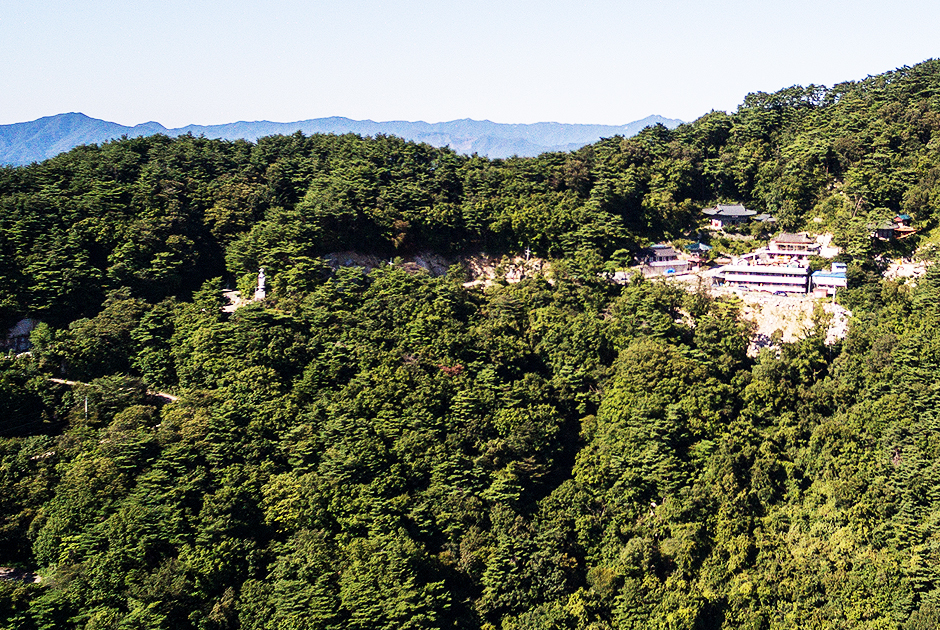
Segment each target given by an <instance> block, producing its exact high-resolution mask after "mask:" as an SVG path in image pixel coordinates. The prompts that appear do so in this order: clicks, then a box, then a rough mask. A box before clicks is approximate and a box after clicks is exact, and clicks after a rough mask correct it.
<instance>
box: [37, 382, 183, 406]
mask: <svg viewBox="0 0 940 630" xmlns="http://www.w3.org/2000/svg"><path fill="white" fill-rule="evenodd" d="M48 380H49V381H51V382H53V383H59V384H60V385H68V386H69V387H73V386H75V385H91V383H83V382H81V381H68V380H65V379H64V378H52V377H51V376H50V377H49V379H48ZM147 395H148V396H153V397H154V398H163V399H164V400H167V401H169V402H176V401H177V400H179V399H180V397H179V396H174V395H173V394H167V393H166V392H155V391H153V390H152V389H148V390H147Z"/></svg>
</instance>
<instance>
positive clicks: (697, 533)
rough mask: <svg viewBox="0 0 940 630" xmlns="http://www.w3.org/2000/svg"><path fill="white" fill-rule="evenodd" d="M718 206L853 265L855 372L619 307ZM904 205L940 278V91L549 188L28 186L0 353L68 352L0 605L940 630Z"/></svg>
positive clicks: (177, 182) (514, 179)
mask: <svg viewBox="0 0 940 630" xmlns="http://www.w3.org/2000/svg"><path fill="white" fill-rule="evenodd" d="M718 201H740V202H743V203H745V204H746V205H747V206H748V207H750V208H752V209H755V210H759V211H762V212H770V213H772V214H774V215H775V216H776V217H777V219H778V222H779V225H780V226H781V227H782V228H785V229H800V228H810V229H814V230H820V231H821V230H830V231H832V232H834V234H835V235H836V241H837V242H838V243H839V244H841V245H842V246H843V247H844V248H845V251H846V254H845V256H846V258H847V259H848V261H849V262H850V263H851V267H850V269H851V273H850V280H851V286H850V288H849V289H848V290H846V291H845V292H844V293H843V294H841V295H840V298H839V299H840V300H841V301H842V302H843V304H844V305H845V306H847V307H849V308H851V309H852V311H853V313H854V317H853V319H852V322H851V327H850V330H849V333H848V336H847V337H846V338H845V339H844V340H843V341H841V342H838V343H836V344H834V345H826V343H825V316H824V315H823V314H822V313H820V314H819V316H818V318H817V320H818V321H817V325H816V326H815V327H814V328H813V329H812V330H809V331H808V332H807V334H806V336H805V338H804V339H802V340H800V341H798V342H795V343H790V344H782V345H780V346H779V347H778V348H770V349H766V350H764V351H763V352H762V353H761V354H760V355H759V356H757V357H753V358H752V357H749V356H748V355H747V352H746V350H747V347H748V342H749V337H750V334H751V327H750V325H749V324H747V323H746V322H745V321H744V320H742V319H740V318H739V306H740V303H739V302H736V301H734V300H732V299H717V298H711V297H709V295H708V294H707V293H705V292H703V291H687V290H685V289H683V288H680V287H677V286H674V285H672V284H668V283H662V282H652V281H645V280H642V279H635V280H633V281H631V282H629V283H627V284H625V285H616V284H612V283H610V282H609V281H607V280H606V279H605V275H604V273H603V271H604V270H605V269H609V264H611V263H617V262H618V261H622V260H623V259H624V257H625V256H628V255H629V254H630V253H631V252H634V251H636V250H637V249H639V248H641V247H643V246H645V245H647V244H649V243H650V242H654V241H657V240H660V239H664V238H673V239H674V238H682V237H687V238H695V237H696V233H697V230H698V226H699V224H700V222H701V221H700V219H701V216H700V210H701V209H702V208H703V207H706V206H707V205H710V204H713V203H715V202H718ZM898 212H904V213H907V214H910V215H912V216H913V217H914V220H915V224H916V225H917V226H918V228H919V229H920V232H919V233H918V236H916V237H915V239H914V240H911V241H909V243H910V244H908V245H905V248H906V249H905V252H906V253H910V252H911V251H913V248H914V247H915V246H916V245H918V244H919V245H920V246H921V248H920V250H919V251H920V255H922V256H924V257H928V258H930V257H931V256H933V254H932V253H931V252H932V251H933V248H932V239H933V234H935V233H936V232H934V231H933V230H934V228H936V227H937V225H938V223H940V62H938V61H928V62H925V63H923V64H919V65H917V66H915V67H912V68H903V69H900V70H897V71H894V72H890V73H887V74H884V75H879V76H874V77H869V78H867V79H864V80H862V81H858V82H848V83H843V84H839V85H836V86H834V87H833V88H824V87H819V86H810V87H808V88H803V87H793V88H788V89H785V90H781V91H780V92H777V93H773V94H765V93H755V94H750V95H748V96H747V97H746V98H745V100H744V103H743V104H742V105H741V106H740V107H739V108H738V110H737V111H736V112H734V113H732V114H726V113H723V112H711V113H709V114H707V115H705V116H703V117H702V118H700V119H699V120H697V121H695V122H693V123H690V124H687V125H683V126H681V127H679V128H677V129H676V130H673V131H669V130H667V129H666V128H664V127H661V126H660V127H652V128H648V129H646V130H645V131H643V132H642V133H641V134H639V135H638V136H636V137H633V138H620V137H615V138H610V139H606V140H602V141H601V142H599V143H597V144H595V145H592V146H588V147H585V148H583V149H580V150H578V151H576V152H573V153H552V154H544V155H542V156H540V157H537V158H525V159H522V158H513V159H507V160H488V159H484V158H480V157H477V156H471V157H467V156H461V155H458V154H456V153H454V152H452V151H450V150H448V149H435V148H432V147H430V146H427V145H421V144H413V143H408V142H405V141H403V140H400V139H397V138H394V137H377V138H361V137H358V136H353V135H347V136H312V137H305V136H303V135H300V134H297V135H294V136H289V137H280V136H275V137H268V138H263V139H261V140H259V141H258V142H257V143H256V144H252V143H248V142H240V141H239V142H227V141H216V140H208V139H205V138H194V137H181V138H177V139H169V138H166V137H161V136H153V137H148V138H140V139H124V140H120V141H115V142H110V143H107V144H104V145H101V146H86V147H79V148H77V149H74V150H72V151H70V152H68V153H66V154H63V155H60V156H58V157H56V158H53V159H50V160H48V161H46V162H43V163H39V164H33V165H29V166H25V167H18V168H5V169H0V325H2V326H3V327H4V328H8V327H9V326H11V325H12V324H13V323H15V322H16V321H17V320H18V319H20V318H21V317H25V316H29V317H34V318H37V319H39V320H41V321H42V322H43V323H42V324H40V326H39V327H38V328H37V329H36V330H35V331H33V333H32V336H31V340H32V343H33V349H32V352H31V353H30V354H29V355H28V356H20V357H14V356H12V355H10V356H8V357H0V566H3V567H13V568H16V569H19V570H21V571H25V572H30V573H33V572H34V573H36V574H38V575H40V576H41V578H42V579H41V581H39V582H38V583H33V582H29V581H22V580H0V627H3V628H11V629H12V628H15V629H28V630H38V629H52V628H85V629H89V630H90V629H103V628H141V629H143V628H148V629H149V628H166V629H178V628H180V629H185V628H194V629H200V630H203V629H205V630H214V629H235V628H243V629H245V630H262V629H282V628H283V629H297V630H300V629H304V630H306V629H310V630H318V629H328V628H329V629H339V628H344V629H345V628H352V629H357V628H358V629H363V630H366V629H379V628H388V629H393V628H394V629H399V628H416V629H417V628H466V629H481V630H482V629H493V630H495V629H506V630H514V629H518V630H522V629H530V628H531V629H535V628H539V629H541V628H555V629H572V630H574V629H588V628H590V629H596V630H602V629H614V628H617V629H621V628H622V629H637V630H639V629H645V628H662V629H689V630H692V629H711V628H714V629H719V628H727V629H732V628H734V629H738V628H746V629H754V630H758V629H784V628H787V629H789V628H794V627H807V628H825V629H830V628H831V629H841V628H872V629H875V628H877V629H886V630H888V629H898V630H901V629H904V630H914V629H918V630H920V629H928V628H929V629H933V628H936V627H938V626H940V267H930V270H929V271H928V273H927V275H926V276H924V277H922V278H920V279H918V280H917V281H916V283H907V284H901V283H898V282H895V281H889V280H883V279H882V278H881V275H880V273H879V265H880V264H881V260H882V257H881V254H882V253H883V252H882V251H881V250H880V249H879V247H878V246H876V245H873V244H872V242H871V239H870V237H869V225H870V224H871V222H873V221H876V220H878V219H880V218H884V217H887V216H893V214H894V213H898ZM918 239H919V240H918ZM525 248H530V249H531V250H532V251H533V252H535V253H536V254H537V255H538V256H541V257H544V258H550V259H552V264H551V267H550V271H546V273H545V274H544V275H534V276H530V277H528V278H526V279H524V280H522V281H521V282H519V283H516V284H508V283H506V282H496V283H495V284H493V285H492V286H489V287H488V288H485V289H480V288H466V287H465V286H464V283H465V281H466V280H467V279H468V278H467V269H466V268H464V267H462V266H460V265H457V264H455V265H454V266H452V267H451V269H450V271H449V272H448V273H447V274H446V275H440V276H437V277H435V276H432V275H431V274H428V273H423V272H415V271H414V270H413V269H412V268H409V267H407V266H405V265H402V264H397V263H396V262H395V260H396V257H404V256H406V255H410V254H414V253H417V252H436V253H438V254H440V255H444V256H452V257H455V259H456V256H457V255H459V254H467V253H478V252H486V253H489V254H496V255H501V254H517V253H519V252H521V251H523V250H524V249H525ZM342 250H354V251H358V252H368V253H374V254H378V255H381V256H383V257H385V258H387V259H389V261H390V262H391V264H388V265H384V266H381V267H379V268H376V269H374V270H372V271H369V272H367V271H366V270H364V269H362V268H358V267H348V268H347V267H341V268H339V269H333V268H332V267H330V266H329V265H328V264H327V263H326V261H325V260H324V258H323V256H324V255H325V254H328V253H331V252H336V251H342ZM259 267H264V268H265V271H266V273H267V276H268V278H269V285H268V296H267V298H266V299H265V300H263V301H259V302H254V303H252V304H249V305H247V306H244V307H242V308H239V309H238V310H237V311H235V312H234V313H231V314H228V313H223V312H222V311H221V306H222V295H221V291H220V290H221V289H222V288H223V287H225V286H230V287H232V286H238V287H239V288H241V289H242V290H243V291H245V290H247V289H248V288H249V287H250V286H251V284H252V283H253V282H254V278H255V275H256V274H257V270H258V268H259ZM50 377H55V378H66V379H70V380H73V381H79V384H76V385H66V384H62V383H56V382H52V381H50V380H49V378H50ZM153 391H160V392H167V393H170V394H173V395H174V396H177V397H178V399H177V400H173V401H170V402H168V399H167V398H165V397H163V398H160V397H156V396H154V395H152V392H153Z"/></svg>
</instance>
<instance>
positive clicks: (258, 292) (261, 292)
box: [255, 267, 265, 300]
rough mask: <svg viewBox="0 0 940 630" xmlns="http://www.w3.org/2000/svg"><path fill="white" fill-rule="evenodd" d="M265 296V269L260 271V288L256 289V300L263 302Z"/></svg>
mask: <svg viewBox="0 0 940 630" xmlns="http://www.w3.org/2000/svg"><path fill="white" fill-rule="evenodd" d="M264 296H265V291H264V267H262V268H261V269H259V270H258V288H257V289H255V299H256V300H263V299H264Z"/></svg>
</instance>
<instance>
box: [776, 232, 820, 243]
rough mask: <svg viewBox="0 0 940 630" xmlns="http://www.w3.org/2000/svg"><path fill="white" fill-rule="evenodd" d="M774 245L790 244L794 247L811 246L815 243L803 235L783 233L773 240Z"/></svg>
mask: <svg viewBox="0 0 940 630" xmlns="http://www.w3.org/2000/svg"><path fill="white" fill-rule="evenodd" d="M773 240H774V242H775V243H792V244H794V245H812V244H813V243H815V242H816V241H815V240H813V239H811V238H810V237H808V236H807V235H805V234H788V233H787V232H784V233H782V234H780V235H779V236H777V237H776V238H774V239H773Z"/></svg>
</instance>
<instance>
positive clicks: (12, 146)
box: [0, 113, 681, 166]
mask: <svg viewBox="0 0 940 630" xmlns="http://www.w3.org/2000/svg"><path fill="white" fill-rule="evenodd" d="M680 122H681V121H678V120H671V119H668V118H663V117H662V116H648V117H646V118H644V119H643V120H638V121H635V122H632V123H629V124H626V125H616V126H615V125H569V124H562V123H535V124H527V125H522V124H517V125H512V124H502V123H494V122H490V121H488V120H482V121H481V120H469V119H463V120H452V121H450V122H442V123H425V122H406V121H390V122H373V121H371V120H350V119H348V118H341V117H332V118H316V119H312V120H302V121H298V122H291V123H273V122H267V121H256V122H237V123H230V124H224V125H187V126H186V127H181V128H178V129H167V128H165V127H163V125H161V124H159V123H155V122H148V123H144V124H141V125H136V126H134V127H126V126H123V125H118V124H116V123H111V122H107V121H104V120H98V119H95V118H90V117H88V116H85V115H84V114H78V113H71V114H59V115H57V116H47V117H45V118H40V119H38V120H34V121H32V122H25V123H16V124H12V125H0V164H10V165H14V166H15V165H22V164H29V163H30V162H38V161H42V160H45V159H48V158H51V157H53V156H55V155H58V154H59V153H62V152H64V151H68V150H69V149H71V148H73V147H76V146H79V145H82V144H96V143H101V142H106V141H108V140H114V139H117V138H120V137H122V136H127V137H129V138H136V137H142V136H149V135H153V134H156V133H161V134H165V135H168V136H170V137H177V136H181V135H185V134H192V135H194V136H205V137H207V138H215V139H222V140H239V139H241V140H251V141H255V140H257V139H258V138H262V137H264V136H271V135H277V134H282V135H290V134H292V133H295V132H297V131H300V132H302V133H304V134H307V135H310V134H316V133H333V134H344V133H357V134H360V135H363V136H374V135H378V134H384V135H394V136H399V137H401V138H404V139H405V140H413V141H415V142H426V143H428V144H430V145H431V146H435V147H445V146H446V147H451V148H452V149H454V150H455V151H457V152H458V153H464V154H467V155H470V154H473V153H478V154H480V155H485V156H487V157H491V158H505V157H510V156H512V155H519V156H535V155H538V154H540V153H545V152H546V151H569V150H573V149H578V148H580V147H583V146H584V145H586V144H590V143H592V142H597V141H598V140H599V139H601V138H602V137H609V136H615V135H621V136H632V135H635V134H636V133H638V132H639V131H640V130H641V129H643V128H644V127H648V126H649V125H655V124H664V125H666V126H667V127H670V128H673V127H675V126H676V125H678V124H680Z"/></svg>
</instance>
